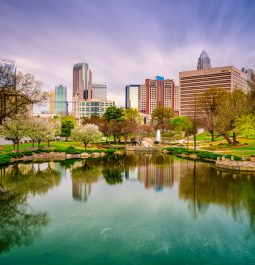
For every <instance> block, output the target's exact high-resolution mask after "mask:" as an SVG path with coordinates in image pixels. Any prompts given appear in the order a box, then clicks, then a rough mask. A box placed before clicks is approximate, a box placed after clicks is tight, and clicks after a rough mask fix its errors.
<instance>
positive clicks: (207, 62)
mask: <svg viewBox="0 0 255 265" xmlns="http://www.w3.org/2000/svg"><path fill="white" fill-rule="evenodd" d="M209 68H211V59H210V57H209V55H208V54H207V52H206V50H203V51H202V52H201V54H200V56H199V58H198V63H197V70H206V69H209Z"/></svg>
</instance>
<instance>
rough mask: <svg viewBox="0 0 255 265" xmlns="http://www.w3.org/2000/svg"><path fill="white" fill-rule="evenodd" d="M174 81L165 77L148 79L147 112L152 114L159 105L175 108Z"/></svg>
mask: <svg viewBox="0 0 255 265" xmlns="http://www.w3.org/2000/svg"><path fill="white" fill-rule="evenodd" d="M174 86H175V85H174V81H173V80H171V79H164V78H163V77H160V78H158V77H157V78H156V79H146V80H145V87H146V109H145V114H152V112H153V110H154V109H155V108H157V107H160V106H164V107H170V108H172V110H174Z"/></svg>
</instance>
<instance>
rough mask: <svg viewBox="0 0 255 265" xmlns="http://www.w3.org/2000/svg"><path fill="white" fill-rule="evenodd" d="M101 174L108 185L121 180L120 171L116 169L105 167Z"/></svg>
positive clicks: (118, 182)
mask: <svg viewBox="0 0 255 265" xmlns="http://www.w3.org/2000/svg"><path fill="white" fill-rule="evenodd" d="M103 176H104V178H105V180H106V182H107V184H110V185H116V184H120V183H122V181H123V180H122V175H121V171H120V170H118V169H107V168H105V169H104V170H103Z"/></svg>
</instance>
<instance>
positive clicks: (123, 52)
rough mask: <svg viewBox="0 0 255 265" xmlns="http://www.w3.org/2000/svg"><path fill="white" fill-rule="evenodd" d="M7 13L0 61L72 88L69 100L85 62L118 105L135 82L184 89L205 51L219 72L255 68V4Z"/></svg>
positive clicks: (7, 9) (17, 9)
mask: <svg viewBox="0 0 255 265" xmlns="http://www.w3.org/2000/svg"><path fill="white" fill-rule="evenodd" d="M0 7H1V10H2V14H1V17H0V23H1V39H2V40H3V41H1V43H0V50H1V57H4V58H10V59H14V60H15V61H16V63H17V66H18V69H20V70H22V71H24V72H30V73H33V74H34V75H35V77H36V78H37V79H38V80H41V81H43V82H44V84H45V89H46V90H48V91H49V90H50V89H51V88H52V87H54V86H55V84H56V83H65V84H66V85H67V88H68V98H69V99H70V98H71V94H72V67H73V65H74V64H75V63H79V62H82V61H85V62H87V63H88V64H89V65H90V67H91V69H92V72H93V75H94V76H95V80H98V82H102V81H103V82H106V83H107V86H108V95H109V96H108V99H109V100H114V101H115V102H116V105H119V106H124V104H125V90H124V89H125V86H126V85H127V84H128V83H138V84H142V83H143V81H144V80H145V79H146V78H153V77H154V76H155V75H162V76H170V77H171V78H173V79H174V81H175V82H176V83H177V84H178V83H179V80H178V74H179V72H180V71H186V70H195V69H196V67H197V60H198V57H199V55H200V53H201V51H202V50H203V49H206V51H207V52H208V53H209V54H210V58H211V60H212V64H213V67H218V66H227V65H234V66H235V67H237V68H239V69H241V68H242V67H249V68H255V63H254V62H255V48H254V45H253V43H254V40H255V36H254V29H253V17H254V16H255V2H254V1H235V4H234V5H233V2H232V1H228V0H225V1H210V2H209V1H207V2H205V1H185V0H182V1H179V2H178V3H176V1H163V0H162V1H154V0H151V1H143V0H138V1H120V3H119V2H116V1H112V0H107V1H76V2H75V3H74V2H72V1H70V0H62V1H58V2H57V3H54V2H52V1H46V0H45V1H40V2H39V1H36V2H35V1H30V0H24V1H22V2H21V1H17V0H10V1H5V0H0ZM84 18H86V21H84ZM148 18H150V19H148ZM7 21H8V23H7ZM93 79H94V78H93Z"/></svg>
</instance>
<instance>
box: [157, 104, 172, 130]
mask: <svg viewBox="0 0 255 265" xmlns="http://www.w3.org/2000/svg"><path fill="white" fill-rule="evenodd" d="M172 117H173V112H172V109H171V108H169V107H164V106H160V107H157V108H155V109H154V110H153V112H152V123H153V124H154V126H155V129H161V130H162V132H164V131H165V129H169V122H170V118H172Z"/></svg>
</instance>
